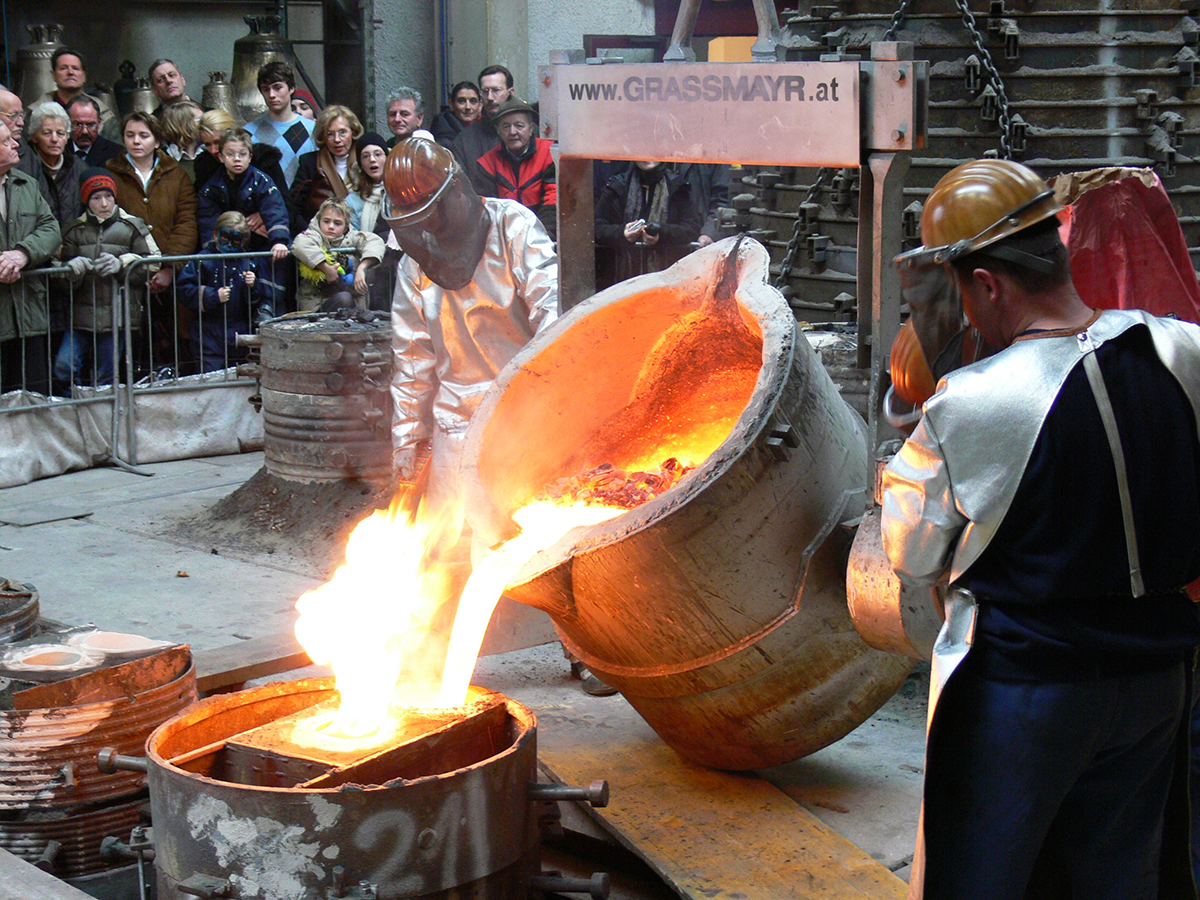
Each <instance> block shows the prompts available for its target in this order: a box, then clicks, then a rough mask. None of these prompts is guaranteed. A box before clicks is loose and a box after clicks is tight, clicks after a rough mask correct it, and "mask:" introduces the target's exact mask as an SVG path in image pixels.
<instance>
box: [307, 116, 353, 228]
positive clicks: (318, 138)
mask: <svg viewBox="0 0 1200 900" xmlns="http://www.w3.org/2000/svg"><path fill="white" fill-rule="evenodd" d="M362 135H363V127H362V123H361V122H359V121H358V116H356V115H355V114H354V113H353V112H352V111H351V110H350V109H348V108H347V107H345V106H341V105H339V104H334V105H332V106H327V107H325V108H324V109H323V110H321V114H320V115H319V116H317V124H316V126H315V127H314V128H313V143H314V144H316V145H317V146H318V147H320V148H321V149H319V150H315V151H313V152H312V153H305V154H304V155H302V156H301V157H300V161H299V163H298V164H297V167H296V177H295V178H294V179H293V180H292V191H291V195H292V215H293V223H292V224H293V227H292V231H293V232H294V233H296V234H299V233H300V232H301V231H303V230H304V229H305V228H307V227H308V223H309V222H310V221H311V220H312V217H313V216H315V215H316V214H317V209H318V208H319V207H320V205H321V204H322V203H324V202H325V201H326V200H328V199H329V198H330V197H335V198H337V199H338V200H345V199H346V197H347V196H348V195H349V194H350V193H351V192H352V191H356V190H358V182H359V176H360V172H359V168H358V159H357V156H358V144H357V142H358V139H359V138H361V137H362Z"/></svg>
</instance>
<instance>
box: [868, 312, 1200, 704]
mask: <svg viewBox="0 0 1200 900" xmlns="http://www.w3.org/2000/svg"><path fill="white" fill-rule="evenodd" d="M1138 324H1144V325H1146V326H1147V327H1148V328H1149V330H1150V334H1151V336H1152V338H1153V341H1154V347H1155V350H1156V351H1157V353H1158V356H1159V358H1160V359H1161V360H1162V361H1163V363H1164V365H1166V367H1167V368H1168V369H1169V370H1170V372H1171V373H1172V374H1173V375H1174V376H1175V378H1176V380H1178V382H1179V384H1180V387H1182V388H1183V390H1184V392H1185V393H1186V394H1187V396H1188V398H1189V399H1190V400H1191V403H1192V409H1193V410H1194V412H1195V414H1196V421H1197V422H1198V423H1200V327H1197V326H1196V325H1193V324H1191V323H1188V322H1180V321H1178V320H1175V319H1159V318H1156V317H1154V316H1151V315H1150V314H1148V313H1145V312H1141V311H1135V310H1107V311H1105V312H1103V313H1101V314H1100V316H1099V317H1098V318H1097V319H1096V320H1095V321H1094V322H1093V323H1092V324H1091V325H1090V326H1089V327H1088V328H1087V330H1086V332H1084V333H1081V334H1080V335H1073V334H1072V335H1065V336H1047V337H1036V338H1033V339H1029V340H1023V341H1019V342H1017V343H1015V344H1013V345H1012V346H1010V347H1008V348H1006V349H1005V350H1003V351H1002V352H1000V353H997V354H996V355H995V356H991V357H988V358H987V359H984V360H982V361H980V362H978V363H975V364H973V365H970V366H967V367H965V368H962V369H958V370H956V371H954V372H951V373H950V374H949V375H947V376H946V377H945V378H944V379H942V381H941V382H940V383H939V384H938V390H937V393H935V394H934V395H933V397H931V398H930V399H929V400H928V402H926V404H925V409H924V414H923V415H922V417H921V421H920V423H919V424H918V425H917V427H916V430H915V431H913V434H912V436H911V437H910V438H909V439H908V440H907V441H906V442H905V443H904V446H903V447H901V449H900V452H899V453H897V454H896V456H895V457H894V458H893V459H892V461H891V463H889V464H888V466H887V468H886V469H885V470H884V473H883V491H884V493H883V509H882V527H883V548H884V551H885V552H886V553H887V556H888V560H889V562H890V563H891V565H892V568H893V569H894V570H895V571H896V574H897V575H898V576H899V577H900V578H901V580H903V581H905V582H907V583H910V584H922V585H929V584H936V583H938V582H939V581H943V580H944V581H947V582H949V583H950V584H951V585H953V583H954V582H955V581H956V580H957V579H958V578H959V577H960V576H961V575H962V574H963V573H964V572H965V571H966V570H967V569H968V568H969V567H970V566H971V564H972V563H973V562H975V560H977V559H978V558H979V555H980V554H981V553H983V551H984V549H985V548H986V547H987V545H988V543H989V542H990V541H991V539H992V537H993V536H994V535H995V533H996V530H997V529H998V528H999V527H1000V523H1001V521H1003V519H1004V515H1005V513H1006V512H1007V511H1008V507H1009V504H1010V503H1012V499H1013V496H1014V494H1015V493H1016V490H1017V486H1018V485H1019V484H1020V483H1021V478H1022V476H1023V475H1024V473H1025V466H1026V465H1027V463H1028V462H1029V458H1030V455H1031V454H1032V452H1033V447H1034V444H1035V443H1036V441H1037V438H1038V435H1039V434H1040V433H1041V430H1042V424H1043V422H1044V421H1045V419H1046V416H1047V415H1048V414H1049V412H1050V407H1051V406H1052V404H1053V403H1054V400H1055V398H1056V397H1057V396H1058V393H1059V391H1060V390H1061V389H1062V385H1063V382H1064V381H1066V378H1067V375H1068V374H1070V372H1071V370H1072V369H1074V368H1075V366H1076V365H1079V364H1080V362H1081V361H1082V360H1083V356H1084V354H1085V353H1086V352H1090V350H1091V349H1094V348H1095V347H1099V346H1100V345H1101V344H1103V343H1104V342H1105V341H1108V340H1111V339H1112V338H1114V337H1116V336H1118V335H1120V334H1121V333H1123V332H1124V331H1126V330H1127V329H1128V328H1131V327H1133V326H1134V325H1138ZM1085 335H1086V338H1085ZM1089 339H1090V340H1089ZM974 614H975V605H974V602H973V601H972V600H971V598H970V595H969V594H966V592H961V593H960V594H959V595H957V596H955V597H954V598H953V602H948V603H947V608H946V623H945V625H944V626H943V628H942V632H941V634H939V636H938V643H937V644H936V645H935V647H934V657H935V670H936V669H938V657H939V655H940V656H941V657H942V660H941V661H942V662H950V665H948V666H944V667H943V668H944V671H943V672H942V673H941V677H935V678H934V682H935V685H934V688H936V687H937V686H938V685H940V684H941V683H944V678H945V677H948V676H949V673H950V671H952V670H953V666H954V664H956V663H957V661H958V660H959V659H961V658H962V655H963V653H964V652H965V648H966V646H968V645H969V642H970V636H971V633H972V629H973V625H974ZM951 661H952V662H951ZM933 696H936V690H934V691H933V693H932V695H931V699H932V697H933Z"/></svg>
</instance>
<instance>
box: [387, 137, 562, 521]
mask: <svg viewBox="0 0 1200 900" xmlns="http://www.w3.org/2000/svg"><path fill="white" fill-rule="evenodd" d="M384 184H385V186H386V189H387V190H386V198H385V208H384V212H383V218H384V219H385V220H386V221H387V223H388V225H390V226H391V229H392V234H393V236H394V238H395V240H396V242H397V244H398V245H399V247H400V249H401V250H403V251H404V254H405V256H404V259H403V260H402V261H401V263H400V267H399V273H398V277H397V279H396V293H395V296H394V298H393V303H392V332H393V340H392V355H393V358H394V361H395V369H394V374H393V377H392V397H393V399H394V404H395V405H394V413H393V419H392V452H393V461H394V470H395V472H396V475H397V477H398V478H399V480H401V481H406V480H411V479H413V478H414V477H415V475H416V474H417V472H418V470H419V469H420V467H421V465H422V464H423V462H424V459H425V457H426V455H427V454H431V459H430V470H429V481H428V485H427V487H426V489H425V494H424V497H425V499H426V501H427V502H429V503H438V504H440V503H445V502H447V501H451V500H453V499H455V498H456V497H458V496H459V490H458V484H457V482H458V476H457V470H458V463H459V458H460V455H461V453H462V446H463V442H464V440H465V437H466V430H467V423H468V422H470V420H471V416H472V415H473V414H474V412H475V410H476V409H477V408H478V406H479V403H480V401H481V400H482V399H483V395H484V394H485V393H486V392H487V389H488V388H489V387H491V385H492V382H493V381H494V380H495V378H496V375H497V374H498V373H499V371H500V370H501V369H502V368H503V367H504V365H505V364H506V363H507V362H508V361H509V360H510V359H512V358H513V356H515V355H516V353H517V351H518V350H520V349H521V348H522V347H523V346H525V344H526V343H527V342H528V341H529V339H530V338H531V337H533V336H534V334H536V333H537V332H538V331H540V330H541V329H543V328H545V327H546V326H547V325H549V324H550V323H551V322H553V321H554V320H555V319H556V318H557V317H558V256H557V254H556V252H555V250H554V245H553V244H552V243H551V241H550V238H549V236H548V235H547V234H546V230H545V228H543V227H542V224H541V223H540V222H539V221H538V218H537V216H535V215H534V214H533V213H532V212H530V211H529V210H528V209H526V208H525V207H524V206H522V205H521V204H519V203H517V202H516V201H514V200H500V199H496V198H487V199H482V198H480V197H479V196H478V195H477V194H476V193H475V191H474V190H473V189H472V187H471V183H470V181H469V180H468V179H467V178H466V176H465V175H464V173H463V171H462V169H461V167H460V166H459V165H458V163H457V162H456V161H455V159H454V157H453V155H452V154H451V153H450V151H448V150H446V149H445V148H443V147H441V146H440V145H438V144H436V143H434V142H433V141H428V140H423V139H421V138H408V139H407V140H404V141H401V142H400V143H399V144H397V146H396V147H395V148H394V149H393V150H392V152H391V154H390V155H389V156H388V160H387V164H386V167H385V170H384Z"/></svg>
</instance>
